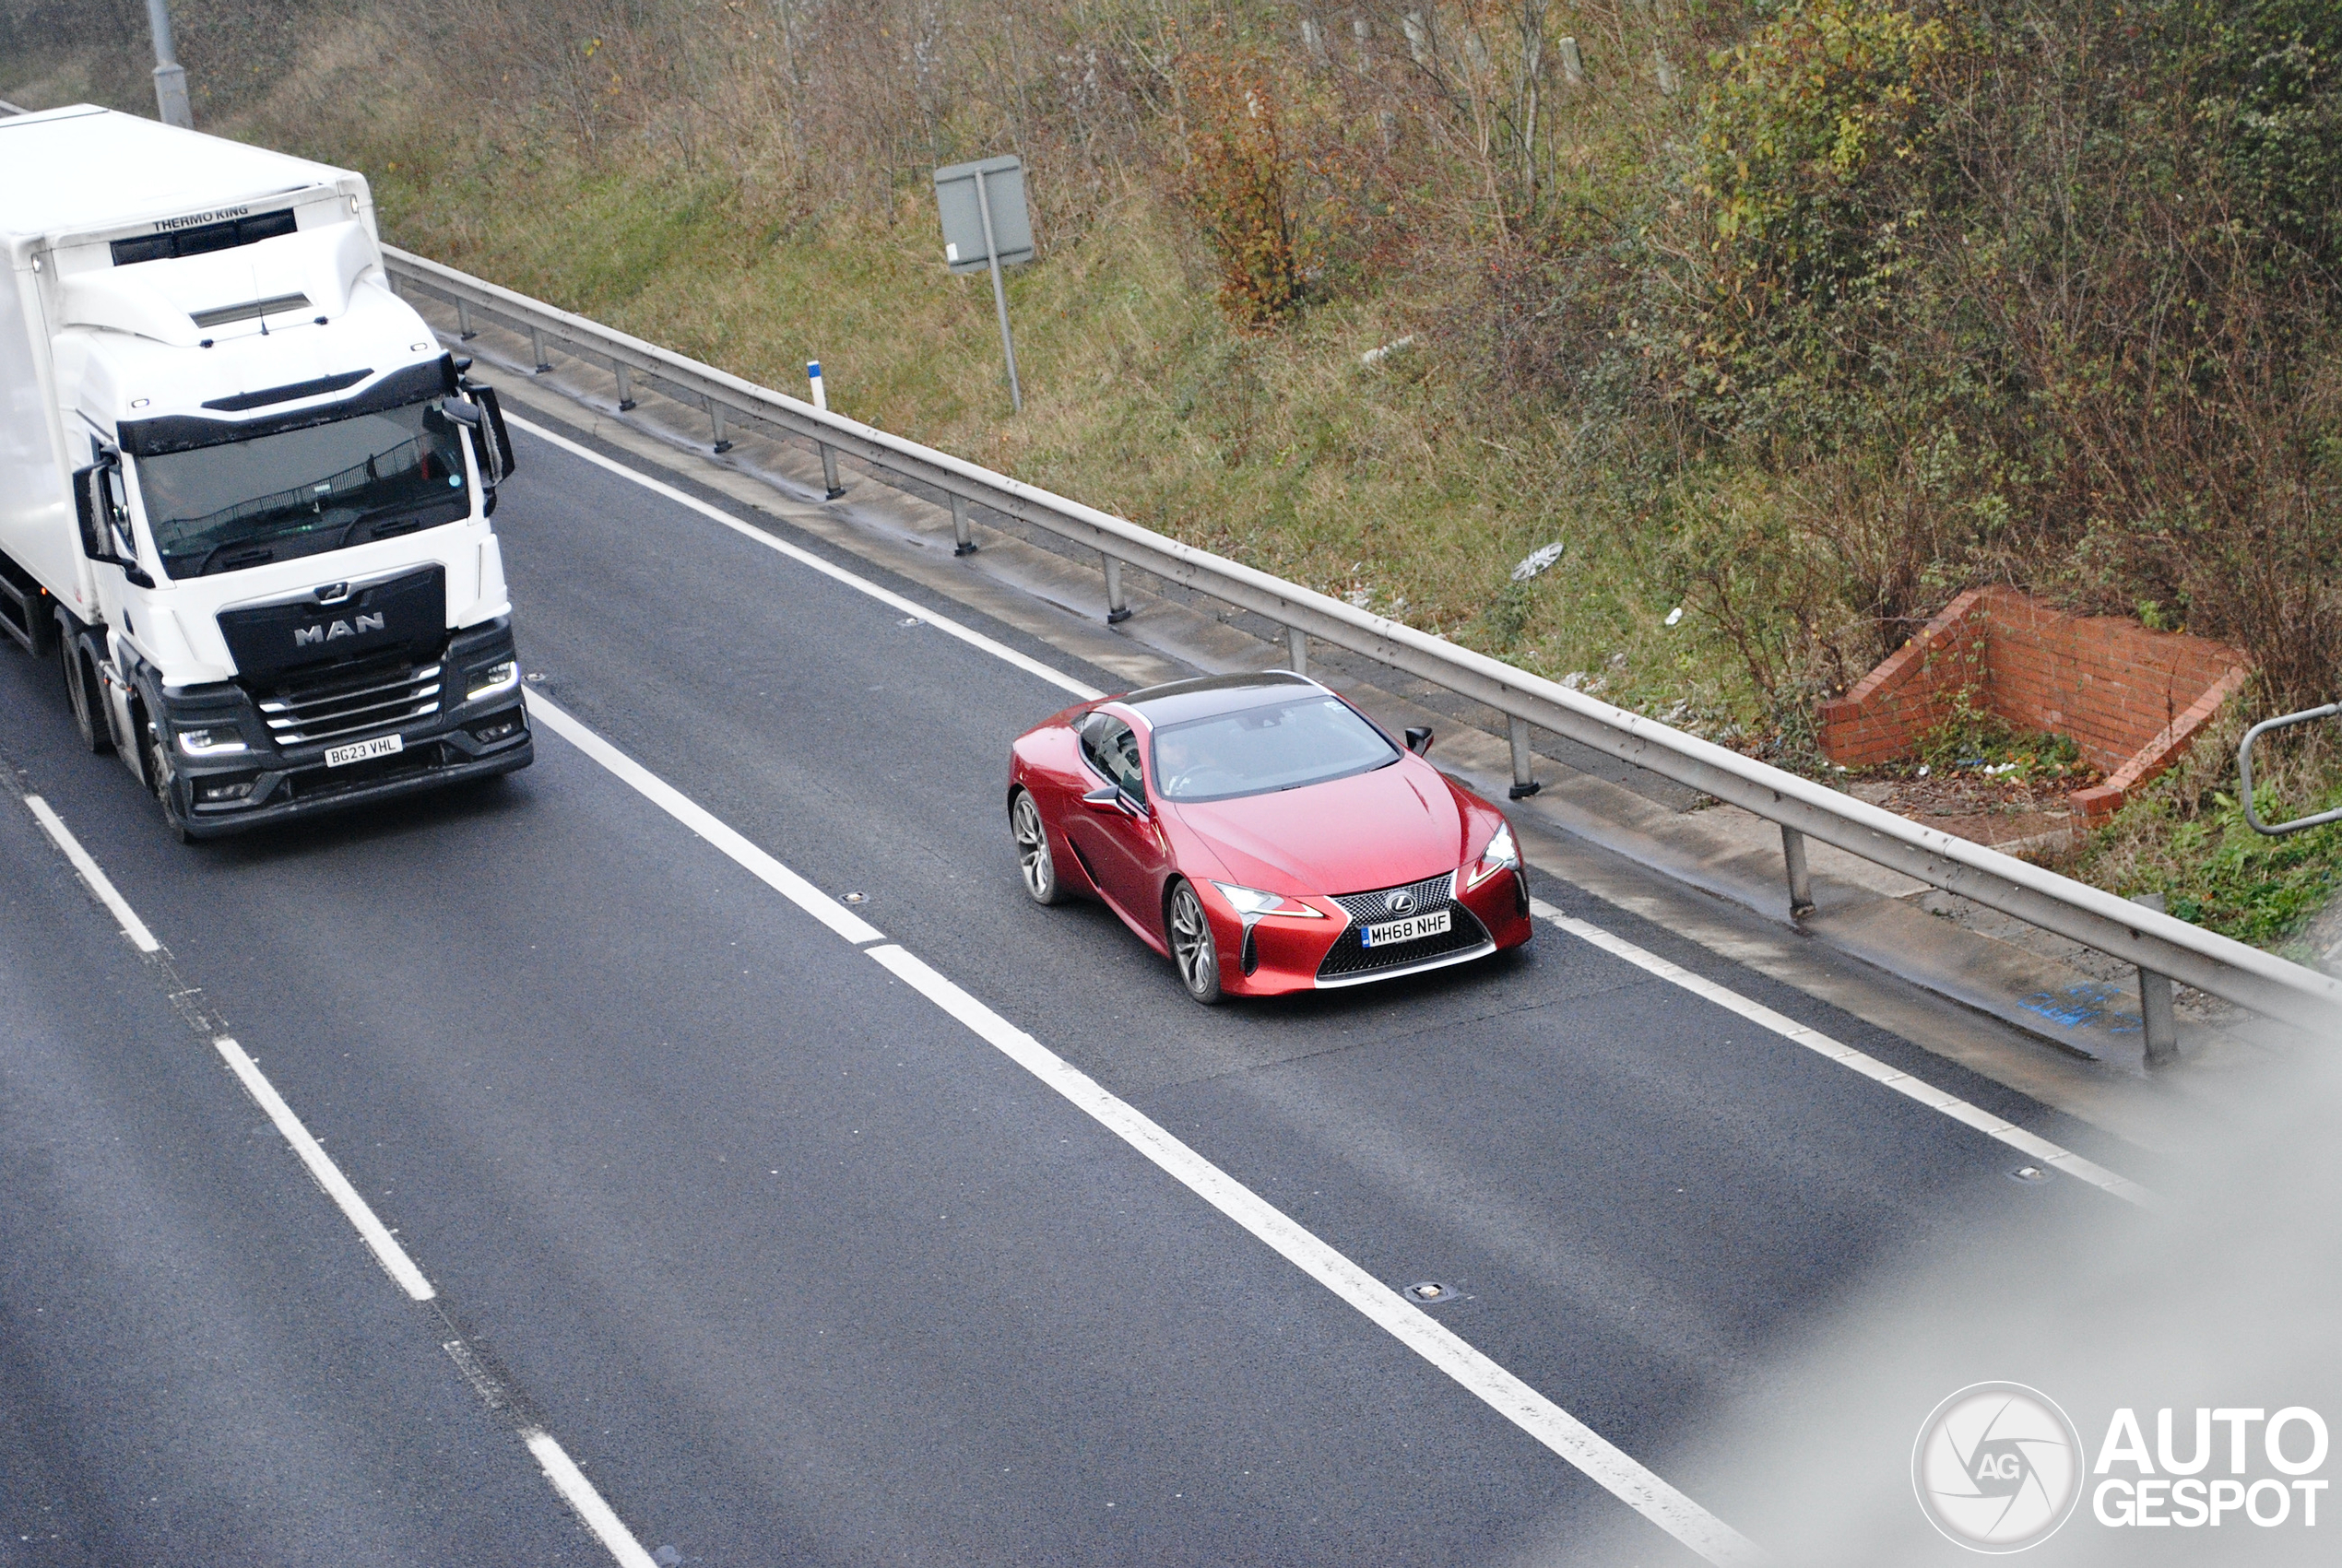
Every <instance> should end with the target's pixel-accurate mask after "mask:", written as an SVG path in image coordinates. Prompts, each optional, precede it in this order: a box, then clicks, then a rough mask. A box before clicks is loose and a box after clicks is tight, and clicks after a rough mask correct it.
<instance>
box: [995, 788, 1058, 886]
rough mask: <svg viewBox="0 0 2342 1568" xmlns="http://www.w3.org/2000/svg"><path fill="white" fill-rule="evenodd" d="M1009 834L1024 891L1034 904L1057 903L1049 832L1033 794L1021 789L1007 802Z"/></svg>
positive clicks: (1054, 862) (1055, 878)
mask: <svg viewBox="0 0 2342 1568" xmlns="http://www.w3.org/2000/svg"><path fill="white" fill-rule="evenodd" d="M1009 831H1010V832H1011V833H1013V834H1015V835H1016V863H1017V869H1018V870H1019V871H1021V872H1023V874H1024V890H1025V891H1026V892H1028V893H1030V894H1032V895H1033V902H1035V903H1058V902H1061V901H1062V900H1063V899H1064V897H1065V893H1064V890H1062V889H1060V888H1059V886H1058V865H1057V860H1056V858H1055V857H1054V856H1052V855H1050V854H1049V831H1048V829H1047V828H1046V827H1044V826H1043V825H1042V822H1041V808H1040V806H1039V804H1038V803H1036V802H1035V800H1034V798H1033V792H1032V791H1031V790H1029V789H1021V790H1018V791H1017V792H1016V798H1015V799H1014V800H1012V801H1011V802H1010V803H1009Z"/></svg>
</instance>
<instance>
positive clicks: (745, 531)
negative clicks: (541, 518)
mask: <svg viewBox="0 0 2342 1568" xmlns="http://www.w3.org/2000/svg"><path fill="white" fill-rule="evenodd" d="M504 422H505V423H506V424H508V425H511V426H512V427H514V428H515V430H526V431H527V432H528V433H529V434H530V435H533V436H535V437H536V438H537V439H538V440H539V441H543V442H551V443H552V444H553V445H555V446H558V447H560V448H561V449H562V451H563V452H566V453H569V454H572V455H574V456H577V457H583V458H584V459H585V461H586V462H588V463H594V464H598V465H599V466H602V467H604V468H607V469H609V471H610V472H611V473H613V474H618V475H621V476H623V477H626V478H629V479H632V480H633V481H634V483H636V484H638V485H640V486H642V487H643V488H644V489H646V490H649V491H650V492H651V493H652V494H654V495H658V496H664V497H666V498H667V499H668V501H673V502H674V503H675V504H676V505H678V506H687V507H690V508H691V509H692V511H693V512H696V513H700V514H702V515H703V516H706V517H711V518H713V519H715V520H716V522H718V523H721V524H722V525H724V526H725V527H727V528H729V529H730V530H732V532H734V533H735V534H738V535H739V536H741V537H742V538H747V539H753V540H755V541H756V542H757V543H758V544H760V545H763V546H764V547H766V548H769V549H775V550H778V551H779V552H780V553H781V554H783V555H785V556H787V557H788V558H789V559H790V560H795V561H800V562H802V563H803V564H805V565H807V566H810V567H811V568H812V569H813V570H814V571H816V572H822V573H824V574H825V575H828V576H831V577H834V578H836V579H837V580H838V581H839V582H841V583H843V584H846V586H847V587H849V588H852V589H854V590H856V591H857V592H858V593H864V594H868V595H869V596H870V597H872V598H874V599H876V600H878V601H879V603H881V604H882V605H888V606H892V607H893V608H895V609H898V610H901V611H902V612H903V613H904V614H905V615H912V616H917V617H918V619H921V620H923V621H925V622H927V623H928V624H929V626H932V627H934V628H935V629H936V630H937V631H943V632H948V633H950V634H951V635H952V636H953V637H956V638H958V639H959V640H960V641H961V642H963V643H966V644H967V645H968V646H969V647H971V648H981V649H982V650H983V651H984V652H986V653H988V654H991V655H992V656H993V657H994V658H996V659H1001V660H1004V661H1006V662H1007V663H1009V664H1012V665H1014V666H1016V667H1017V668H1019V669H1021V670H1023V671H1024V672H1025V673H1026V674H1027V675H1034V676H1038V677H1040V678H1042V679H1043V680H1046V681H1047V682H1048V683H1049V684H1050V685H1052V686H1055V687H1059V688H1061V689H1062V690H1067V691H1070V692H1072V693H1073V695H1075V696H1076V697H1079V698H1081V699H1082V701H1089V700H1090V699H1092V698H1094V697H1103V696H1105V695H1106V693H1105V692H1103V691H1100V690H1097V689H1096V688H1094V687H1091V686H1084V685H1083V684H1082V682H1080V681H1078V680H1076V679H1074V678H1072V677H1071V676H1070V675H1066V674H1064V673H1062V672H1060V671H1058V670H1054V669H1051V668H1050V667H1049V666H1047V665H1045V664H1043V663H1042V662H1041V661H1040V660H1038V659H1036V658H1033V657H1031V656H1029V655H1027V654H1020V653H1018V652H1017V651H1016V650H1015V649H1014V648H1011V647H1010V646H1009V645H1008V644H1007V643H999V642H995V641H994V640H993V639H991V638H989V637H987V636H986V635H984V633H982V632H981V631H976V629H975V628H973V627H967V626H963V625H961V624H960V623H959V622H958V621H956V620H953V619H952V618H951V617H949V616H943V615H938V614H936V613H935V612H934V611H933V610H931V609H929V608H928V607H926V606H925V605H921V604H915V603H913V602H912V601H911V600H909V599H906V598H905V597H904V596H903V595H900V594H895V593H890V592H888V591H887V590H886V589H884V588H881V587H880V586H879V585H878V584H875V583H873V582H871V581H870V580H869V578H867V577H860V576H857V575H856V574H855V573H853V572H848V571H846V568H844V567H842V566H838V565H835V564H834V563H833V562H830V561H826V560H822V558H821V557H820V556H818V555H815V554H814V553H813V552H812V551H810V550H807V549H799V548H798V547H797V546H795V545H792V544H790V543H789V542H788V541H787V540H786V539H776V538H775V537H773V536H772V535H770V534H767V533H765V532H764V531H763V529H761V528H752V527H751V526H750V525H747V524H746V523H743V522H741V521H740V520H739V518H737V517H735V516H733V515H732V514H731V513H728V512H726V511H725V510H724V509H723V508H722V507H720V506H710V505H709V504H708V503H707V502H705V501H702V500H700V499H699V498H698V497H696V496H692V495H686V494H685V493H684V492H683V491H681V490H679V489H676V488H675V487H674V486H672V485H669V484H665V483H662V482H661V481H659V480H657V479H654V478H652V477H650V476H649V475H647V474H645V473H642V472H640V471H639V470H637V469H633V468H630V467H628V466H626V465H625V464H623V463H621V462H619V461H618V460H617V459H616V458H614V457H605V456H603V455H602V454H600V453H598V452H596V451H594V450H593V449H592V448H590V447H585V446H580V445H579V444H578V443H577V442H574V441H571V440H569V439H568V438H567V437H566V436H559V435H555V434H554V433H553V432H552V431H550V430H547V429H545V427H544V426H542V425H536V424H531V423H530V422H529V421H528V420H526V419H522V418H521V417H520V416H519V415H517V414H507V415H505V416H504Z"/></svg>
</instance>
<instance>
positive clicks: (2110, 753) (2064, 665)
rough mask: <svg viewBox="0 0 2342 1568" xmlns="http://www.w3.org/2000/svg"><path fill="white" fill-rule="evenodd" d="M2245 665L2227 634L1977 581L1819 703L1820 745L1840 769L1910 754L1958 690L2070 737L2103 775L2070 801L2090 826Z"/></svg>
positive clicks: (2241, 677)
mask: <svg viewBox="0 0 2342 1568" xmlns="http://www.w3.org/2000/svg"><path fill="white" fill-rule="evenodd" d="M2250 673H2251V667H2250V666H2248V665H2247V664H2246V662H2245V658H2244V655H2243V654H2241V653H2239V652H2237V651H2236V650H2235V649H2234V648H2230V647H2228V646H2226V645H2224V644H2222V643H2212V642H2207V641H2206V640H2205V639H2204V638H2201V637H2189V636H2185V635H2183V634H2182V633H2179V632H2172V631H2147V630H2146V629H2145V628H2143V627H2141V626H2139V625H2137V624H2136V623H2135V622H2133V621H2129V620H2124V619H2118V618H2115V617H2111V616H2090V617H2083V616H2071V615H2065V614H2063V613H2061V612H2059V611H2057V610H2053V609H2051V608H2050V607H2048V606H2046V605H2043V604H2041V603H2040V602H2039V601H2037V600H2034V599H2031V598H2029V597H2028V596H2026V595H2023V594H2020V593H2018V592H2017V591H2016V590H2015V589H2013V588H2001V587H1993V588H1971V589H1969V591H1968V592H1967V593H1965V594H1962V595H1960V596H1959V597H1958V598H1957V599H1954V600H1953V601H1952V602H1951V603H1950V604H1948V605H1946V607H1944V612H1943V613H1942V614H1941V615H1939V616H1937V617H1936V618H1935V619H1933V620H1931V621H1929V622H1928V623H1927V626H1926V628H1925V630H1923V631H1921V632H1920V634H1919V635H1918V636H1916V637H1914V638H1912V639H1911V640H1910V642H1909V643H1904V644H1903V646H1902V647H1900V648H1898V649H1897V650H1896V651H1895V653H1894V654H1891V655H1890V656H1889V657H1888V658H1887V662H1886V663H1885V664H1882V665H1880V666H1878V667H1877V668H1876V669H1875V670H1873V671H1871V672H1870V674H1868V675H1866V676H1864V677H1863V679H1862V681H1861V683H1860V684H1858V685H1857V686H1856V687H1855V688H1854V689H1853V690H1851V691H1849V692H1848V693H1847V694H1846V695H1845V696H1844V697H1842V698H1840V699H1839V700H1838V701H1834V702H1825V703H1823V704H1822V710H1821V747H1822V751H1823V754H1824V755H1826V756H1827V757H1828V758H1829V760H1831V761H1833V762H1837V763H1839V764H1840V765H1841V766H1844V767H1849V768H1862V767H1871V766H1874V765H1875V764H1877V763H1880V762H1884V761H1887V760H1891V759H1893V758H1897V757H1903V756H1908V755H1910V752H1911V750H1912V749H1913V748H1914V747H1915V746H1916V745H1917V744H1918V742H1919V740H1920V738H1921V737H1923V736H1924V735H1926V734H1927V732H1928V731H1930V730H1932V729H1934V728H1935V727H1936V726H1937V725H1941V724H1943V723H1944V722H1945V721H1946V719H1948V718H1950V717H1951V716H1952V710H1953V701H1954V698H1955V697H1956V696H1957V694H1958V693H1959V692H1960V691H1962V690H1966V691H1967V692H1968V693H1969V701H1970V702H1971V703H1972V704H1974V705H1975V706H1976V707H1978V708H1981V709H1984V710H1986V711H1988V712H1990V713H1995V714H1997V715H1998V716H1999V717H2001V718H2002V719H2004V720H2005V721H2006V722H2007V723H2008V724H2010V725H2013V726H2015V727H2016V728H2018V729H2026V730H2047V731H2049V732H2051V733H2052V734H2055V735H2063V736H2068V737H2072V739H2073V740H2074V742H2075V743H2076V745H2077V746H2078V747H2080V749H2081V752H2082V755H2083V756H2084V757H2085V758H2087V759H2088V760H2089V762H2090V764H2091V765H2092V766H2093V767H2096V768H2098V769H2100V770H2101V771H2102V772H2105V774H2106V782H2105V783H2104V784H2100V785H2098V786H2097V787H2096V788H2093V789H2085V790H2076V792H2075V793H2074V794H2073V796H2070V797H2069V798H2070V799H2071V800H2072V802H2073V806H2074V814H2075V816H2076V818H2078V819H2081V820H2082V821H2083V822H2085V823H2096V822H2100V821H2103V820H2105V819H2107V818H2108V817H2111V816H2112V815H2113V814H2114V812H2115V810H2116V808H2119V807H2120V806H2121V805H2122V804H2123V797H2124V796H2126V795H2128V794H2129V792H2130V791H2132V790H2134V789H2136V788H2137V787H2138V786H2139V785H2141V784H2145V783H2147V781H2148V780H2149V779H2151V778H2153V777H2155V775H2157V774H2158V773H2159V772H2162V771H2163V770H2164V769H2166V768H2168V767H2170V765H2171V764H2172V763H2173V762H2174V761H2176V760H2179V757H2180V755H2181V753H2182V752H2183V751H2185V750H2186V749H2187V747H2188V744H2189V743H2190V742H2191V741H2193V740H2194V738H2195V737H2196V735H2197V733H2198V732H2200V731H2201V730H2202V729H2203V728H2204V726H2205V725H2208V724H2210V723H2211V722H2212V720H2213V718H2214V716H2215V715H2217V714H2218V713H2219V711H2220V704H2221V703H2223V702H2225V701H2228V700H2229V698H2230V697H2231V696H2233V695H2235V694H2236V692H2237V691H2238V690H2240V689H2241V688H2242V686H2243V685H2244V681H2245V678H2246V677H2247V676H2248V675H2249V674H2250Z"/></svg>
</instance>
